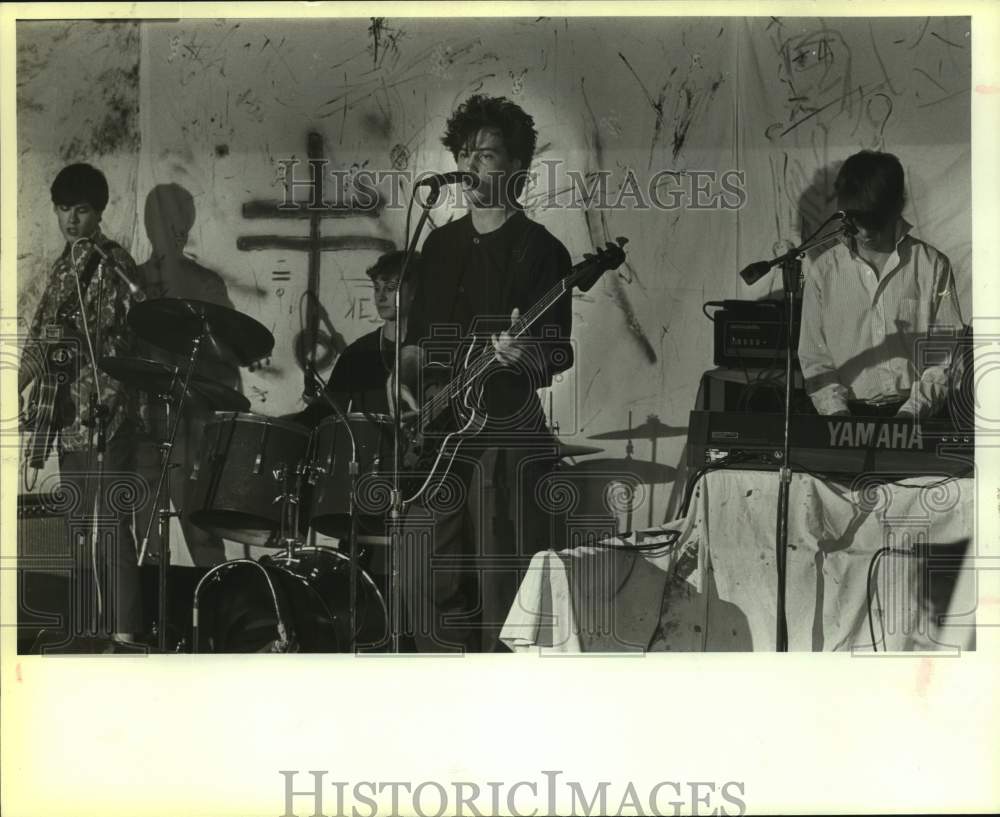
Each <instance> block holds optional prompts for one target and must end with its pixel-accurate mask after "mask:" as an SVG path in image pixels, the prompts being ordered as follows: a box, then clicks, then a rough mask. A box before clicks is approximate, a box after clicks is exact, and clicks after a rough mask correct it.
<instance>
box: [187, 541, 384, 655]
mask: <svg viewBox="0 0 1000 817" xmlns="http://www.w3.org/2000/svg"><path fill="white" fill-rule="evenodd" d="M357 575H358V582H357V587H358V593H357V604H358V608H357V619H356V626H357V633H358V638H357V645H356V646H357V647H358V648H359V649H361V648H364V647H368V648H371V647H374V646H377V645H384V644H385V643H386V634H387V628H388V616H387V614H386V608H385V602H384V600H383V599H382V595H381V594H380V593H379V591H378V588H377V587H376V586H375V583H374V582H373V581H372V579H371V577H370V576H369V575H368V574H367V573H366V572H365V571H364V570H362V569H361V568H360V567H359V568H358V573H357ZM350 576H351V562H350V559H348V558H347V557H346V556H345V555H344V554H342V553H338V552H337V551H335V550H330V549H328V548H322V547H318V548H314V547H303V548H298V549H297V550H296V551H295V552H294V554H293V555H291V556H289V554H288V552H287V551H282V552H281V553H278V554H276V555H273V556H265V557H263V558H262V559H261V560H260V561H259V562H255V561H252V560H250V559H237V560H235V561H232V562H225V563H224V564H221V565H218V566H216V567H214V568H212V570H210V571H209V572H208V573H206V574H205V577H204V578H203V579H202V580H201V581H200V582H199V583H198V587H197V589H196V590H195V596H194V603H195V609H194V615H193V621H194V624H195V630H194V645H193V647H194V651H195V652H216V653H234V652H235V653H247V652H344V651H346V650H348V649H350V641H351V640H350V625H349V620H350V607H349V605H350V587H351V583H350Z"/></svg>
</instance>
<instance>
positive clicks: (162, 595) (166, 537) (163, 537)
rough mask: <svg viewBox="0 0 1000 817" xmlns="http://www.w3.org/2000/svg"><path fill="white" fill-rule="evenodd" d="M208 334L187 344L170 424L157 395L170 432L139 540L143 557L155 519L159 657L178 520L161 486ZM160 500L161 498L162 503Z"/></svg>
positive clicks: (164, 645)
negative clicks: (175, 521)
mask: <svg viewBox="0 0 1000 817" xmlns="http://www.w3.org/2000/svg"><path fill="white" fill-rule="evenodd" d="M208 334H209V333H208V327H207V325H205V324H204V323H203V324H202V330H201V334H199V335H198V336H197V337H196V338H195V339H194V340H193V341H192V343H191V354H190V355H189V358H188V366H187V371H186V372H185V373H184V382H183V384H182V386H181V393H180V397H179V398H178V400H177V408H176V410H175V416H174V419H173V422H171V420H170V398H169V396H168V395H160V396H161V397H163V398H164V399H163V405H164V409H165V411H166V420H167V427H168V428H169V429H170V436H169V439H168V440H166V441H164V442H162V443H161V444H160V457H161V461H162V462H161V465H160V476H159V479H158V480H157V483H156V493H155V494H154V495H153V506H154V507H157V506H159V508H158V509H157V511H156V512H155V513H153V514H152V515H151V516H150V517H149V522H148V523H147V525H146V533H145V535H144V536H143V538H142V550H141V555H144V554H145V553H146V548H147V547H148V546H149V534H150V531H152V529H153V520H154V519H157V518H158V519H159V522H160V569H159V582H158V588H159V589H158V595H159V599H158V602H159V604H158V613H157V617H158V621H157V649H158V650H159V651H160V652H161V653H166V651H167V618H168V611H167V608H168V604H167V569H168V568H169V567H170V517H172V516H180V511H179V510H178V511H176V512H171V510H170V492H169V491H166V492H164V490H163V486H164V483H165V482H166V480H167V474H168V473H169V472H170V470H171V469H172V468H176V467H177V466H176V465H175V464H173V463H171V462H170V458H171V456H172V455H173V448H174V442H175V441H176V439H177V431H178V429H179V428H180V424H181V410H182V409H183V407H184V400H185V398H186V397H187V393H188V385H189V384H190V382H191V375H192V374H193V373H194V364H195V362H196V360H197V359H198V352H199V351H200V349H201V344H202V341H203V340H204V338H206V337H207V336H208ZM161 496H162V497H163V499H162V502H161ZM140 564H141V559H140Z"/></svg>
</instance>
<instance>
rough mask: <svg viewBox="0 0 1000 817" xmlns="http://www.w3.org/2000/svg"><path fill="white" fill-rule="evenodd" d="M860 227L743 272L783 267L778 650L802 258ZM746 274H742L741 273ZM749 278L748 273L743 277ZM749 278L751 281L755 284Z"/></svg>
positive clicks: (783, 633) (783, 642)
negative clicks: (783, 313) (796, 310)
mask: <svg viewBox="0 0 1000 817" xmlns="http://www.w3.org/2000/svg"><path fill="white" fill-rule="evenodd" d="M838 215H839V214H834V215H833V216H831V217H830V218H828V219H827V220H826V221H825V222H824V223H823V224H821V225H820V227H819V229H817V230H816V233H818V232H820V231H821V230H822V229H823V228H824V227H826V225H827V224H829V223H830V222H831V221H833V220H834V219H835V218H837V217H838ZM856 232H857V230H856V229H855V228H854V226H853V225H852V224H851V223H850V222H849V221H847V220H846V219H844V218H842V225H841V226H840V227H839V228H838V229H836V230H835V231H833V232H831V233H828V234H826V235H823V236H820V237H819V238H815V235H816V233H813V236H811V237H810V238H809V239H807V240H806V241H804V242H803V243H802V244H801V245H800V246H798V247H793V248H792V249H790V250H789V251H788V252H786V253H785V254H784V255H780V256H778V257H777V258H772V259H771V260H770V261H761V262H757V263H756V264H751V265H750V267H747V268H746V269H745V270H744V272H747V271H748V270H750V269H751V267H755V268H756V270H754V273H755V274H756V273H759V275H757V277H756V278H754V279H753V281H756V280H759V278H760V277H762V276H763V275H764V274H765V273H766V272H767V271H768V270H770V269H771V267H774V266H780V267H781V285H782V289H783V290H784V296H785V400H784V407H783V411H784V418H783V437H782V447H781V464H780V466H779V468H778V480H779V481H778V509H777V523H776V525H775V568H776V572H777V579H778V589H777V604H776V609H777V613H776V621H775V649H776V650H777V651H778V652H788V618H787V615H786V611H785V596H786V592H785V591H786V584H787V575H788V505H789V494H790V492H791V485H792V459H791V450H792V446H791V421H792V349H793V348H794V346H795V327H794V325H793V317H794V315H795V311H794V310H795V294H796V292H797V291H798V289H799V281H800V280H801V276H802V258H803V256H805V254H806V253H807V252H808V251H809V250H811V249H814V248H816V247H819V246H822V245H824V244H829V243H830V242H831V241H833V240H834V239H837V238H840V237H841V236H843V235H853V234H854V233H856ZM741 275H743V273H741ZM743 277H744V280H747V278H746V276H743ZM753 281H748V283H753Z"/></svg>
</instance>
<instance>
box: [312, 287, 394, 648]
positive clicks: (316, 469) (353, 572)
mask: <svg viewBox="0 0 1000 817" xmlns="http://www.w3.org/2000/svg"><path fill="white" fill-rule="evenodd" d="M400 280H401V281H402V278H400ZM396 301H397V306H396V308H397V310H398V309H399V306H398V302H399V287H397V288H396ZM396 328H397V331H396V338H397V339H398V338H399V312H398V311H397V312H396ZM306 369H307V371H308V373H309V374H310V375H311V376H312V377H313V379H314V380H315V381H316V382H317V384H318V385H319V386H320V395H322V397H323V399H324V400H326V402H327V404H328V405H329V406H330V408H332V409H333V411H334V413H335V414H336V415H337V417H338V418H339V419H340V422H341V423H343V424H344V430H345V431H346V432H347V438H348V439H349V440H350V441H351V461H350V462H349V463H348V473H349V474H350V476H351V490H350V495H349V496H348V504H347V510H348V514H349V517H350V520H351V521H350V525H349V528H348V534H347V548H348V553H349V554H350V556H349V560H350V568H349V570H350V577H349V579H348V581H349V583H350V588H349V590H348V593H349V597H350V600H349V602H348V620H347V631H348V633H350V652H351V653H352V654H353V653H356V652H357V646H358V627H357V624H358V556H359V554H358V505H357V496H358V473H359V471H360V468H359V466H358V441H357V440H356V439H355V437H354V431H353V429H352V428H351V424H350V423H349V422H348V421H347V417H346V416H345V414H344V412H343V411H341V409H340V406H339V405H337V401H336V400H334V399H333V398H332V397H331V396H330V394H329V393H328V392H327V390H326V383H325V382H324V381H323V378H321V377H320V376H319V373H318V372H317V371H316V370H315V369H314V368H313V367H312V366H310V365H309V364H308V362H307V363H306ZM397 380H398V378H397ZM306 470H308V471H309V478H310V482H312V483H313V484H315V480H316V476H317V475H318V474H321V473H324V472H325V469H324V468H323V467H322V466H320V465H318V464H310V465H308V466H306ZM297 513H298V508H297V506H296V514H297ZM296 530H298V522H297V521H296Z"/></svg>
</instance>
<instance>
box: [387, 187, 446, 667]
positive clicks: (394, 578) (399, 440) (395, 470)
mask: <svg viewBox="0 0 1000 817" xmlns="http://www.w3.org/2000/svg"><path fill="white" fill-rule="evenodd" d="M440 194H441V184H440V183H431V184H430V185H429V190H428V192H427V199H426V201H424V202H423V203H421V205H420V207H421V213H420V218H419V219H418V220H417V226H416V229H415V230H414V231H413V236H412V237H411V238H410V242H409V244H408V245H407V247H406V256H405V257H404V258H403V266H402V268H401V269H400V271H399V284H398V285H397V286H396V342H395V348H394V362H393V370H394V372H395V380H396V382H395V383H393V402H394V403H395V406H396V410H395V412H393V428H392V435H393V446H392V504H391V505H390V508H389V563H390V565H391V568H390V576H391V578H390V583H389V649H390V652H392V653H393V654H398V653H399V634H400V630H401V629H402V609H401V607H402V602H401V598H402V592H401V587H400V575H399V562H400V541H399V538H400V535H401V530H400V526H401V523H402V518H403V505H404V504H405V503H404V502H403V492H402V488H401V487H400V465H401V464H402V459H403V407H402V402H403V391H402V376H401V375H402V372H401V371H400V370H401V369H402V352H403V326H404V323H405V321H404V319H403V304H402V293H403V286H404V283H405V281H406V273H407V271H408V270H409V268H410V260H411V259H412V258H413V254H414V253H415V252H416V249H417V241H418V240H419V239H420V234H421V233H422V232H423V229H424V225H425V224H426V223H427V217H428V216H429V215H430V211H431V208H432V207H433V206H434V205H435V204H436V203H437V200H438V196H439V195H440ZM414 195H415V193H414ZM418 422H419V421H418Z"/></svg>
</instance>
